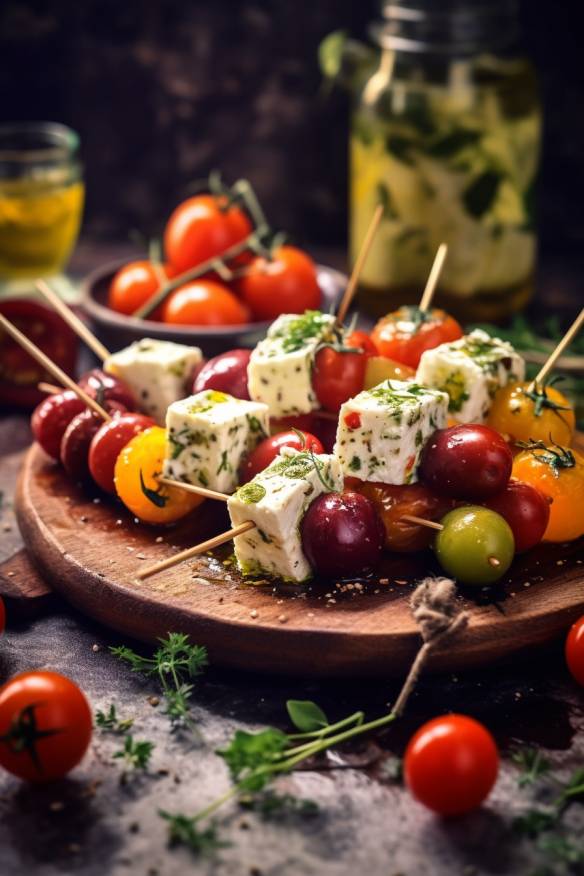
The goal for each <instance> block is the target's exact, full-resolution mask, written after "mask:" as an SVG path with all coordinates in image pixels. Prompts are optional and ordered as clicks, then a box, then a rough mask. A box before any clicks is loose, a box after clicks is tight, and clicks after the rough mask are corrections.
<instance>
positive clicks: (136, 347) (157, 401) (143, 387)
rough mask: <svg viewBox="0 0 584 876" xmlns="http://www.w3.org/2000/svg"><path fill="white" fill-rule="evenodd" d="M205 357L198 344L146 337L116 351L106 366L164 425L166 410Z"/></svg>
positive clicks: (158, 421)
mask: <svg viewBox="0 0 584 876" xmlns="http://www.w3.org/2000/svg"><path fill="white" fill-rule="evenodd" d="M202 358H203V355H202V353H201V351H200V350H199V348H198V347H187V346H186V345H185V344H173V343H172V342H171V341H157V340H154V339H152V338H143V339H142V340H141V341H135V342H134V343H133V344H131V345H130V346H129V347H125V348H124V349H123V350H120V352H119V353H113V355H111V356H110V357H109V358H108V359H106V362H105V365H104V369H105V370H106V371H107V372H108V374H113V375H114V377H119V378H120V379H121V380H123V381H124V383H127V384H128V386H129V387H130V389H131V390H132V392H133V393H134V396H135V398H136V402H137V404H138V405H139V406H140V410H141V411H143V412H144V413H145V414H148V415H149V416H151V417H153V418H154V419H155V420H156V422H157V423H158V424H159V425H161V426H162V425H164V418H165V417H166V409H167V408H168V406H169V405H170V404H172V402H174V401H177V399H179V398H183V396H184V394H185V385H186V381H187V379H188V378H189V376H190V374H191V372H192V371H193V368H194V367H195V366H196V365H198V364H199V363H200V362H201V360H202Z"/></svg>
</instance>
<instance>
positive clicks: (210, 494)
mask: <svg viewBox="0 0 584 876" xmlns="http://www.w3.org/2000/svg"><path fill="white" fill-rule="evenodd" d="M156 480H157V481H159V483H161V484H166V486H167V487H178V489H179V490H184V491H185V492H186V493H195V494H196V495H197V496H204V497H205V499H217V500H218V501H219V502H227V500H228V499H229V496H228V494H227V493H219V492H217V490H209V489H208V488H207V487H198V486H197V485H196V484H186V483H185V482H184V481H175V480H174V479H173V478H164V477H158V478H157V479H156Z"/></svg>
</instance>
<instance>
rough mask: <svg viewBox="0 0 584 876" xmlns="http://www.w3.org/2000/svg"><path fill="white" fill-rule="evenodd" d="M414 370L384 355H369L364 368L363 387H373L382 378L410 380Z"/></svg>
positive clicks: (382, 379) (381, 380)
mask: <svg viewBox="0 0 584 876" xmlns="http://www.w3.org/2000/svg"><path fill="white" fill-rule="evenodd" d="M415 375H416V372H415V371H414V369H413V368H409V367H408V366H407V365H402V364H401V363H400V362H394V361H393V359H386V358H385V357H384V356H370V357H369V358H368V359H367V366H366V368H365V380H364V382H363V389H373V387H374V386H378V385H379V384H380V383H383V381H384V380H410V378H413V377H415Z"/></svg>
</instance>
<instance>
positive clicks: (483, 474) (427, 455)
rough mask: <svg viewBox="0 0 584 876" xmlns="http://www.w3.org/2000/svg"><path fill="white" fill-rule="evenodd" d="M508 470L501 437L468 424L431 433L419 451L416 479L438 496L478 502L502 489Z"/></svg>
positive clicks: (510, 460) (508, 455)
mask: <svg viewBox="0 0 584 876" xmlns="http://www.w3.org/2000/svg"><path fill="white" fill-rule="evenodd" d="M512 467H513V454H512V453H511V450H510V449H509V446H508V445H507V444H506V443H505V441H504V440H503V438H502V437H501V435H499V433H498V432H495V430H494V429H491V428H490V427H489V426H481V425H478V424H470V423H469V424H467V425H463V426H451V427H450V428H449V429H438V430H437V431H436V432H434V434H433V435H432V436H431V437H430V438H429V439H428V441H427V442H426V444H425V446H424V449H423V450H422V456H421V459H420V480H421V481H423V482H424V483H425V484H426V486H428V487H430V489H431V490H434V492H436V493H439V494H440V495H443V496H451V497H452V498H454V499H468V500H470V501H481V500H483V499H487V498H489V497H490V496H494V495H495V494H496V493H499V492H501V490H504V489H505V487H506V486H507V484H508V482H509V478H510V476H511V469H512Z"/></svg>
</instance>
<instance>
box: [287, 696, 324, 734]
mask: <svg viewBox="0 0 584 876" xmlns="http://www.w3.org/2000/svg"><path fill="white" fill-rule="evenodd" d="M286 708H287V710H288V715H289V716H290V720H291V721H292V723H293V724H294V726H295V727H296V728H297V729H298V730H300V731H301V732H302V733H311V732H312V731H313V730H321V729H322V728H323V727H328V724H329V721H328V718H327V716H326V715H325V713H324V712H323V710H322V709H321V708H320V706H317V705H316V703H313V702H312V701H311V700H288V702H287V703H286Z"/></svg>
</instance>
